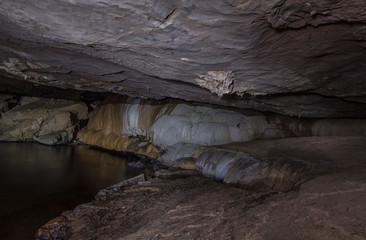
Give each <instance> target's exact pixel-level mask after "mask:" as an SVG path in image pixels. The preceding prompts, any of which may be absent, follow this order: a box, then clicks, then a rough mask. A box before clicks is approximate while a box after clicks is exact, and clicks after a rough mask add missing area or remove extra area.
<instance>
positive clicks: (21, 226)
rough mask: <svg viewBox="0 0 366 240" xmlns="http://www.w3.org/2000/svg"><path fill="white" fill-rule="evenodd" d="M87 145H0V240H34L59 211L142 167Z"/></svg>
mask: <svg viewBox="0 0 366 240" xmlns="http://www.w3.org/2000/svg"><path fill="white" fill-rule="evenodd" d="M127 163H128V162H127V160H125V159H123V158H121V157H119V156H115V155H111V154H108V153H105V152H101V151H98V150H93V149H89V148H88V147H87V146H57V147H49V146H43V145H39V144H33V143H0V189H1V193H0V239H33V236H34V232H35V231H36V229H37V228H38V227H39V226H40V225H42V224H44V223H45V222H47V221H48V220H49V219H51V218H53V217H56V216H58V215H59V214H60V213H61V212H62V211H64V210H67V209H71V208H73V207H75V206H76V205H77V204H80V203H82V202H88V201H90V200H92V199H93V197H94V195H95V194H96V193H97V192H98V191H99V190H100V189H102V188H105V187H107V186H110V185H112V184H114V183H117V182H120V181H122V180H125V179H127V178H130V177H133V176H136V175H137V174H139V173H141V171H138V170H135V169H131V168H129V167H128V166H127Z"/></svg>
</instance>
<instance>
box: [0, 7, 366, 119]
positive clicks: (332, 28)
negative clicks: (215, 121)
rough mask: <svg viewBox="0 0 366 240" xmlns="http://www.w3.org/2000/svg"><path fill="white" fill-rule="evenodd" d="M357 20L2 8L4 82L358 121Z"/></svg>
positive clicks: (363, 29)
mask: <svg viewBox="0 0 366 240" xmlns="http://www.w3.org/2000/svg"><path fill="white" fill-rule="evenodd" d="M365 13H366V3H365V1H362V0H351V1H350V0H336V1H326V0H317V1H315V0H309V1H306V2H304V1H300V0H272V1H265V0H259V1H252V0H203V1H168V0H163V1H157V0H154V1H150V0H142V1H131V0H123V1H115V0H112V1H111V0H98V1H96V0H91V1H89V0H88V1H86V0H73V1H69V0H60V1H52V0H44V1H35V0H29V1H22V0H4V1H1V3H0V24H1V27H0V77H1V78H0V83H1V82H2V81H5V80H4V79H9V78H10V79H15V80H16V79H17V80H25V81H26V82H32V83H35V84H40V85H47V86H53V87H59V88H64V89H65V88H72V89H79V90H86V91H91V92H114V93H117V94H123V95H130V96H140V97H141V96H142V97H149V98H155V99H162V98H166V97H170V98H178V99H184V100H188V101H196V102H202V103H211V104H218V105H223V106H231V107H236V108H242V109H248V108H249V109H256V110H260V111H270V112H276V113H280V114H285V115H294V116H304V117H320V118H323V117H363V118H364V117H366V116H365V112H366V111H364V109H365V102H366V98H365V96H366V84H365V83H366V79H365V76H366V68H365V67H364V66H366V45H365V40H366V14H365ZM0 85H1V84H0ZM0 90H1V89H0Z"/></svg>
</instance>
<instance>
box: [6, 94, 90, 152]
mask: <svg viewBox="0 0 366 240" xmlns="http://www.w3.org/2000/svg"><path fill="white" fill-rule="evenodd" d="M0 106H3V107H2V109H1V111H0V113H1V115H0V141H36V142H39V143H42V144H47V145H57V144H67V143H71V142H72V141H73V140H74V139H75V136H76V134H77V132H78V130H79V129H80V128H81V127H82V125H81V121H83V120H84V121H85V120H87V119H88V107H87V106H86V104H85V103H83V102H75V101H69V100H62V99H46V98H37V97H21V98H19V97H17V96H12V95H0Z"/></svg>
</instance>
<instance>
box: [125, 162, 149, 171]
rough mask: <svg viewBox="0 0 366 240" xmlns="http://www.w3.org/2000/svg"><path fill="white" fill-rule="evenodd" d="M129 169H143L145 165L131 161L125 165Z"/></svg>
mask: <svg viewBox="0 0 366 240" xmlns="http://www.w3.org/2000/svg"><path fill="white" fill-rule="evenodd" d="M127 165H128V166H129V167H132V168H137V169H144V168H145V167H146V164H145V163H143V162H142V161H132V162H129V163H128V164H127Z"/></svg>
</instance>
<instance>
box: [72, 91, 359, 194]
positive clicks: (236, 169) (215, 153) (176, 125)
mask: <svg viewBox="0 0 366 240" xmlns="http://www.w3.org/2000/svg"><path fill="white" fill-rule="evenodd" d="M299 136H359V137H364V136H366V123H365V121H364V120H358V119H318V120H316V119H299V118H289V117H285V116H278V115H269V116H265V115H264V114H261V113H258V112H250V111H247V112H242V111H234V110H228V109H222V108H217V107H212V106H197V105H193V104H188V103H181V102H174V101H154V100H143V99H137V98H128V97H125V98H120V99H109V100H107V101H106V103H104V104H102V105H100V106H99V107H97V108H96V109H95V110H94V111H93V112H92V114H91V116H90V120H89V124H88V125H87V127H86V128H84V129H83V130H81V131H80V132H79V134H78V137H79V140H81V141H82V142H84V143H86V144H90V145H94V146H99V147H102V148H105V149H110V150H117V151H127V152H133V153H137V154H140V155H145V156H148V157H151V158H158V160H159V161H160V162H161V163H163V164H164V165H166V166H170V167H176V168H182V169H189V170H198V171H200V172H201V173H203V174H204V175H206V176H211V177H214V178H216V179H218V180H222V181H224V182H226V183H232V184H242V185H244V186H247V187H250V188H255V189H263V190H271V191H272V190H273V191H288V190H290V189H292V188H294V187H296V186H299V185H300V184H301V183H302V182H304V181H306V180H307V179H309V176H310V175H312V174H313V170H314V164H310V163H309V161H307V160H306V161H304V160H303V159H302V158H301V157H297V156H292V157H289V156H286V154H285V155H283V156H277V157H275V158H258V157H254V156H251V155H250V154H247V153H245V151H238V150H236V149H228V148H222V147H221V146H222V145H225V144H226V145H231V144H240V143H243V142H250V141H252V140H255V139H260V138H262V139H263V138H288V137H299ZM161 153H162V154H161Z"/></svg>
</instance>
